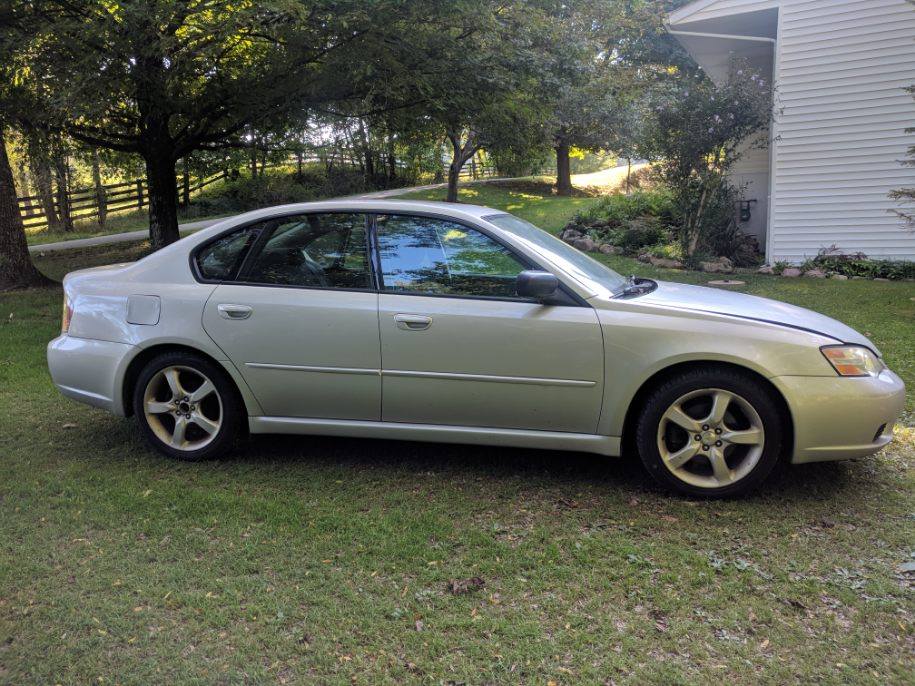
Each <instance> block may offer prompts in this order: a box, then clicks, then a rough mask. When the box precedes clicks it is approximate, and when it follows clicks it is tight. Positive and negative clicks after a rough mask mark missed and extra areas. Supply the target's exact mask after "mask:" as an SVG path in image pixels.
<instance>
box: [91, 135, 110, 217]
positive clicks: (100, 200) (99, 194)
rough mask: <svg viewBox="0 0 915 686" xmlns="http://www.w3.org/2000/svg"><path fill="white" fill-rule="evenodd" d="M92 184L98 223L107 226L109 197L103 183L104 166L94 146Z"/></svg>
mask: <svg viewBox="0 0 915 686" xmlns="http://www.w3.org/2000/svg"><path fill="white" fill-rule="evenodd" d="M92 184H93V185H94V186H95V204H96V206H97V207H98V225H99V226H100V227H102V228H103V229H104V228H105V220H106V219H107V218H108V197H107V195H106V193H105V186H103V185H102V168H101V164H100V163H99V158H98V148H92Z"/></svg>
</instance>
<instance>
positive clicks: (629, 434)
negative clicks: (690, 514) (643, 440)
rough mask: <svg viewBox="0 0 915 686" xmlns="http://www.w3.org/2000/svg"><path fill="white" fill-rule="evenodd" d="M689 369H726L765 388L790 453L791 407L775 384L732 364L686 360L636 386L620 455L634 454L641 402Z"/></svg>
mask: <svg viewBox="0 0 915 686" xmlns="http://www.w3.org/2000/svg"><path fill="white" fill-rule="evenodd" d="M693 369H701V370H703V371H705V370H709V369H728V370H732V371H738V372H740V373H741V374H744V375H746V376H747V377H750V378H752V379H753V380H754V381H756V382H758V383H759V384H760V385H761V386H763V387H764V388H766V389H767V390H768V391H769V392H770V393H771V394H772V397H773V398H774V399H775V401H776V402H777V403H778V405H779V406H780V408H781V411H782V415H783V417H784V421H785V431H786V437H785V446H787V447H788V449H789V452H791V451H793V446H794V418H793V417H792V414H791V407H790V405H789V404H788V401H787V400H786V399H785V396H784V395H782V393H781V391H779V389H778V388H777V387H776V386H775V384H773V383H772V382H771V381H769V379H767V378H766V377H765V376H763V375H762V374H760V373H759V372H757V371H755V370H753V369H751V368H750V367H746V366H744V365H740V364H736V363H734V362H724V361H720V360H689V361H685V362H677V363H675V364H671V365H668V366H667V367H663V368H662V369H659V370H658V371H656V372H655V373H654V374H652V375H651V376H650V377H648V379H646V380H645V381H644V382H643V383H642V385H641V386H639V388H638V390H637V391H636V392H635V395H634V396H633V397H632V400H631V401H630V402H629V407H628V408H627V410H626V417H625V419H624V420H623V435H622V437H621V446H622V453H623V455H627V454H635V423H636V420H637V419H638V417H639V414H640V413H641V412H642V409H643V408H644V405H645V401H646V399H647V398H648V396H649V394H650V393H651V392H652V391H653V390H654V389H655V388H657V387H658V386H659V385H661V384H663V383H664V382H665V381H667V379H669V378H671V377H672V376H675V375H677V374H680V373H683V372H686V371H690V370H693Z"/></svg>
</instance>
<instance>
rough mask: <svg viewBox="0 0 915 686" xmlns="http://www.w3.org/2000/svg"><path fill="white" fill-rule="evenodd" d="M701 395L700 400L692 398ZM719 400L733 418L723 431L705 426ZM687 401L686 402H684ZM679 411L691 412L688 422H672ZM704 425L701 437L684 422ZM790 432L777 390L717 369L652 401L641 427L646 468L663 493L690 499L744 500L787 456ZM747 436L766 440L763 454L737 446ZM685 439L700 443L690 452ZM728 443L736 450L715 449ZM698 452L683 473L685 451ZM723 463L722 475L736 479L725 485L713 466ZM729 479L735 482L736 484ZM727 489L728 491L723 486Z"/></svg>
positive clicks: (661, 388) (679, 381)
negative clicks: (679, 458)
mask: <svg viewBox="0 0 915 686" xmlns="http://www.w3.org/2000/svg"><path fill="white" fill-rule="evenodd" d="M719 391H723V392H722V393H719ZM706 393H707V394H708V397H707V399H706V396H705V395H704V394H706ZM694 394H695V396H696V397H695V398H691V396H692V395H694ZM719 397H720V398H724V399H727V404H726V407H727V408H728V410H727V411H728V413H729V414H728V415H727V417H726V418H724V419H722V420H721V422H720V423H719V424H707V423H701V419H702V418H706V419H708V417H711V416H712V415H713V414H714V403H715V399H716V398H719ZM684 398H686V400H685V401H684V402H679V401H683V399H684ZM706 403H707V404H706ZM675 405H676V406H677V407H679V408H681V409H684V411H685V412H686V414H687V417H686V419H685V420H675V419H671V418H670V416H668V417H665V414H666V413H668V410H670V409H672V408H673V407H674V406H675ZM706 408H708V412H709V414H708V415H707V416H706V414H705V413H706V411H707V410H706ZM754 413H755V414H754ZM697 418H700V419H699V421H700V426H699V428H698V429H696V430H695V433H692V431H693V430H690V431H687V430H685V429H684V428H682V427H681V426H680V424H678V423H677V422H678V421H683V423H689V422H688V420H696V419H697ZM662 422H663V425H662ZM759 424H761V429H762V431H761V432H760V431H759V428H760V427H759V426H758V425H759ZM716 426H718V427H722V428H719V429H718V431H717V433H718V434H721V435H717V436H716V435H715V433H716V430H715V427H716ZM788 426H789V424H788V418H787V417H786V416H785V411H784V409H783V405H782V404H781V402H780V400H779V398H778V397H777V396H776V395H775V392H774V391H773V390H772V389H770V388H768V387H767V386H766V385H765V384H764V383H762V382H760V381H759V380H758V379H755V378H754V377H753V376H752V375H751V374H749V373H746V372H741V371H740V370H738V369H733V368H730V367H724V366H710V367H708V368H705V369H690V370H687V371H684V372H682V373H679V374H676V375H674V376H672V377H670V378H668V379H666V380H664V381H663V382H662V383H660V384H659V385H658V386H657V387H656V388H654V389H653V390H652V391H651V392H650V393H649V394H648V396H647V398H646V399H645V402H644V404H643V405H642V410H641V413H640V415H639V417H638V421H637V422H636V429H635V442H636V447H637V449H638V452H639V457H640V458H641V460H642V464H644V466H645V469H646V470H647V471H648V473H649V474H650V475H651V476H652V477H653V478H654V479H655V480H656V481H658V482H659V483H660V484H661V485H662V486H665V487H666V488H669V489H671V490H674V491H677V492H679V493H683V494H686V495H690V496H699V497H705V498H728V497H734V496H740V495H744V494H746V493H748V492H750V491H752V490H753V489H755V488H757V487H759V486H760V484H762V483H763V482H764V481H765V480H766V478H767V477H768V476H769V474H770V473H771V472H772V470H773V468H774V467H775V466H776V464H778V462H779V460H780V458H781V457H782V455H783V453H784V451H785V450H786V447H787V446H786V441H787V438H788V434H789V432H788ZM704 427H709V428H708V429H707V430H706V429H705V428H704ZM754 432H755V434H754ZM739 433H742V434H744V435H746V436H747V437H748V438H746V439H744V440H752V437H753V436H754V435H756V436H761V439H757V440H761V441H762V443H761V447H760V445H759V443H757V444H756V445H752V446H749V445H737V444H736V441H737V440H739V439H738V438H737V436H738V434H739ZM684 436H685V437H686V440H687V441H695V443H693V444H692V445H691V446H687V444H686V443H685V442H684V438H683V437H684ZM725 436H728V437H731V438H733V439H734V440H735V443H730V442H729V441H727V440H725V441H724V442H723V447H720V448H717V449H716V448H715V447H714V446H715V445H718V446H722V441H720V440H718V441H716V439H718V438H724V437H725ZM662 450H665V451H666V452H667V455H668V462H665V460H664V458H663V457H662V455H661V451H662ZM693 450H695V451H698V452H697V454H696V455H695V457H689V458H686V462H685V463H684V464H683V465H682V466H679V467H678V466H677V462H678V461H677V459H676V458H677V453H678V451H680V452H681V453H682V454H683V455H689V454H690V452H689V451H693ZM710 450H711V451H718V452H710ZM713 454H714V456H715V458H716V459H715V460H713V459H712V455H713ZM719 456H720V457H721V459H723V460H724V463H725V465H726V467H727V469H723V471H722V474H727V475H728V478H718V477H719V473H718V472H717V471H716V470H715V468H714V467H713V462H714V463H718V458H719ZM668 464H670V465H671V466H670V467H668ZM718 464H719V465H720V463H718ZM738 475H739V478H738ZM729 478H730V479H733V481H732V482H729V481H728V479H729ZM684 479H688V480H684ZM696 482H702V483H696ZM722 482H724V483H725V484H726V485H720V484H721V483H722Z"/></svg>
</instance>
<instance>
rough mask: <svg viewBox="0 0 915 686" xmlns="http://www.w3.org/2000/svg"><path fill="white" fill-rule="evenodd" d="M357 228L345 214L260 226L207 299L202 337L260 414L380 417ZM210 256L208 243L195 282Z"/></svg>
mask: <svg viewBox="0 0 915 686" xmlns="http://www.w3.org/2000/svg"><path fill="white" fill-rule="evenodd" d="M366 222H367V218H366V216H365V215H363V214H354V213H323V214H304V215H295V216H286V217H281V218H277V219H272V220H269V221H266V222H263V223H262V224H260V225H258V226H257V227H255V229H254V230H255V231H256V237H255V238H254V239H250V238H249V239H248V240H250V241H252V242H253V244H252V245H251V246H250V248H249V250H248V253H247V255H246V256H245V257H244V259H243V261H242V263H241V264H239V265H235V266H234V267H233V269H235V272H234V274H230V282H223V283H220V285H219V286H217V288H216V289H215V290H214V291H213V293H212V295H211V296H210V298H209V300H208V301H207V303H206V305H205V307H204V313H203V326H204V329H206V331H207V333H208V334H209V335H210V336H211V337H212V338H213V340H214V341H215V342H216V344H217V345H219V347H220V348H222V350H223V351H224V352H225V353H226V355H227V356H228V357H229V359H230V360H232V362H233V363H234V364H235V366H236V367H237V368H238V369H239V371H240V373H241V374H242V376H243V377H244V379H245V381H246V382H247V383H248V385H249V386H250V388H251V391H252V392H253V393H254V395H255V397H256V398H257V400H258V402H259V403H260V404H261V407H262V408H263V410H264V412H265V413H266V414H267V415H270V416H287V417H312V418H323V419H359V420H375V421H377V420H379V419H380V415H381V377H380V369H381V356H380V352H379V334H378V295H377V293H376V291H375V289H374V285H373V282H372V274H371V269H370V267H369V259H368V244H367V225H366ZM247 230H248V231H252V229H251V228H249V229H247ZM231 238H232V237H231V236H228V237H226V240H230V239H231ZM237 240H238V239H236V242H237ZM217 243H218V242H217ZM218 252H219V246H218V244H216V243H214V244H211V245H209V246H205V247H204V248H203V250H201V251H200V252H198V254H197V255H196V262H197V265H198V270H199V271H200V272H201V274H202V275H203V276H204V277H206V273H205V272H206V269H207V265H208V264H210V263H213V264H215V265H217V272H218V265H219V264H221V262H220V259H219V258H218V256H217V258H213V257H212V255H213V254H214V253H217V254H218ZM208 261H209V262H208ZM225 261H226V259H223V260H222V262H225Z"/></svg>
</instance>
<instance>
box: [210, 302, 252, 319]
mask: <svg viewBox="0 0 915 686" xmlns="http://www.w3.org/2000/svg"><path fill="white" fill-rule="evenodd" d="M216 309H217V310H218V311H219V314H220V316H221V317H222V318H223V319H247V318H248V317H250V316H251V313H252V312H253V311H254V310H252V309H251V308H250V307H248V306H247V305H229V304H223V305H217V306H216Z"/></svg>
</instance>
